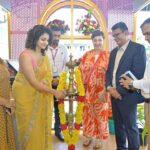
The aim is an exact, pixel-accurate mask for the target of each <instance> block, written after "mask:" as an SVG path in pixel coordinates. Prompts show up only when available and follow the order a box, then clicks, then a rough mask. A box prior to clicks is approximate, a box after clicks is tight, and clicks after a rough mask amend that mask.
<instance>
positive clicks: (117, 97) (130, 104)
mask: <svg viewBox="0 0 150 150" xmlns="http://www.w3.org/2000/svg"><path fill="white" fill-rule="evenodd" d="M111 29H112V36H113V37H114V40H115V42H116V44H117V47H116V48H114V49H113V50H112V51H111V53H110V59H109V65H108V69H107V72H106V88H107V91H108V92H109V93H110V95H111V102H112V112H113V118H114V123H115V136H116V145H117V150H127V149H128V150H139V146H140V140H139V130H138V127H137V124H136V115H137V103H139V102H143V101H144V98H143V97H142V96H141V95H140V94H139V93H137V92H134V91H133V92H130V91H129V90H127V89H125V88H124V87H122V86H121V85H120V83H119V80H120V77H121V75H122V74H124V73H125V72H126V71H128V70H130V71H131V72H133V73H134V75H135V76H136V78H137V79H141V78H142V77H143V75H144V71H145V65H146V54H145V48H144V46H143V45H141V44H138V43H135V42H132V41H131V40H129V37H128V36H129V32H128V27H127V25H126V24H125V23H124V22H119V23H116V24H115V25H114V26H113V27H112V28H111ZM127 141H128V145H127Z"/></svg>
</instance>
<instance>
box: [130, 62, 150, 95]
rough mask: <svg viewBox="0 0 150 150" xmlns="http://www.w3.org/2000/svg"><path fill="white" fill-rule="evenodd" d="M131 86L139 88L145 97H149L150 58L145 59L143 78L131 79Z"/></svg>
mask: <svg viewBox="0 0 150 150" xmlns="http://www.w3.org/2000/svg"><path fill="white" fill-rule="evenodd" d="M133 87H135V88H137V89H140V90H141V94H142V95H143V96H144V97H145V98H150V59H149V60H148V61H147V64H146V69H145V73H144V78H143V79H141V80H135V81H133Z"/></svg>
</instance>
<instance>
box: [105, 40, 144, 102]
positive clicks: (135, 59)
mask: <svg viewBox="0 0 150 150" xmlns="http://www.w3.org/2000/svg"><path fill="white" fill-rule="evenodd" d="M117 50H118V48H115V49H113V50H112V51H111V53H110V59H109V65H108V70H107V72H106V87H108V86H112V79H113V70H114V63H115V58H116V54H117ZM145 66H146V53H145V48H144V46H143V45H141V44H138V43H135V42H132V41H130V42H129V45H128V47H127V49H126V50H125V52H124V54H123V56H122V58H121V59H120V62H119V65H118V69H117V72H116V89H117V91H118V92H119V93H120V94H121V96H122V100H124V99H126V101H129V102H130V101H132V102H133V103H139V102H143V101H144V99H143V98H142V96H141V95H140V94H139V93H137V92H130V91H129V90H127V89H125V88H123V87H122V86H121V85H120V84H119V80H120V76H121V75H122V74H124V73H125V72H126V71H129V70H130V71H131V72H132V73H133V74H134V75H135V76H136V78H137V79H141V78H142V77H143V75H144V71H145ZM127 99H128V100H127Z"/></svg>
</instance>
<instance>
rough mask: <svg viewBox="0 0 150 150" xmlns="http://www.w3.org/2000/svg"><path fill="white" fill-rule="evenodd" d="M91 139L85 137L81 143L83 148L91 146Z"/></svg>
mask: <svg viewBox="0 0 150 150" xmlns="http://www.w3.org/2000/svg"><path fill="white" fill-rule="evenodd" d="M91 142H92V138H90V137H86V138H85V140H84V141H83V146H85V147H87V146H89V145H90V144H91Z"/></svg>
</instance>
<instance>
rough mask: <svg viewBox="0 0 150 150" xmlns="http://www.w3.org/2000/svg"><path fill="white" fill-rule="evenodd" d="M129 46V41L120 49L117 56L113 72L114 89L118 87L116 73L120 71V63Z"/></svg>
mask: <svg viewBox="0 0 150 150" xmlns="http://www.w3.org/2000/svg"><path fill="white" fill-rule="evenodd" d="M128 44H129V41H128V42H126V43H125V44H124V45H123V46H122V47H120V48H118V51H117V54H116V59H115V64H114V70H113V79H112V85H113V87H116V72H117V69H118V65H119V62H120V60H121V57H122V56H123V54H124V52H125V50H126V49H127V47H128Z"/></svg>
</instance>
